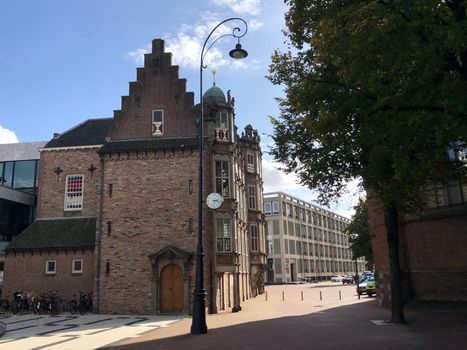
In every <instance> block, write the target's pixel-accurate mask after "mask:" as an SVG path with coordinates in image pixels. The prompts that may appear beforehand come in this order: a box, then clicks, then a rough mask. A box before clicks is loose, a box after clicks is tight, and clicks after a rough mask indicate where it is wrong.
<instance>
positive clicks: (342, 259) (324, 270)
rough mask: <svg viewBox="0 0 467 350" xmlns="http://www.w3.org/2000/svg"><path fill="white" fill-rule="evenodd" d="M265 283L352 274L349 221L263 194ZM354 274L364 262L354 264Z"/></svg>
mask: <svg viewBox="0 0 467 350" xmlns="http://www.w3.org/2000/svg"><path fill="white" fill-rule="evenodd" d="M264 215H265V217H266V238H267V246H268V283H290V282H297V281H323V280H329V279H330V278H331V276H332V275H343V274H355V272H356V271H355V270H356V266H355V261H354V260H352V253H351V251H350V249H349V241H348V238H347V236H346V235H344V234H343V231H344V229H345V227H346V226H347V225H348V224H349V223H350V220H349V219H347V218H345V217H343V216H341V215H338V214H336V213H333V212H332V211H330V210H328V209H324V208H322V207H319V206H318V205H316V204H313V203H309V202H305V201H303V200H301V199H298V198H295V197H292V196H290V195H288V194H286V193H283V192H274V193H265V194H264ZM357 265H358V270H359V271H360V272H361V271H363V270H364V269H365V261H364V260H363V259H358V260H357Z"/></svg>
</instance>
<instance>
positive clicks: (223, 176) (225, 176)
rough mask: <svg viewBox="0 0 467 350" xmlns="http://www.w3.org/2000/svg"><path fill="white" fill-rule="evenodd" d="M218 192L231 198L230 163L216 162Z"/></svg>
mask: <svg viewBox="0 0 467 350" xmlns="http://www.w3.org/2000/svg"><path fill="white" fill-rule="evenodd" d="M216 192H217V193H220V194H221V195H222V196H224V197H226V198H227V197H230V178H229V162H228V161H225V160H217V161H216Z"/></svg>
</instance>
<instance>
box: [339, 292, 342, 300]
mask: <svg viewBox="0 0 467 350" xmlns="http://www.w3.org/2000/svg"><path fill="white" fill-rule="evenodd" d="M339 300H342V294H341V291H340V290H339Z"/></svg>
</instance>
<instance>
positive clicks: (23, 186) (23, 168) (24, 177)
mask: <svg viewBox="0 0 467 350" xmlns="http://www.w3.org/2000/svg"><path fill="white" fill-rule="evenodd" d="M15 163H16V164H15V175H14V177H13V182H14V183H13V188H16V189H18V190H21V191H31V192H32V191H33V190H34V173H35V171H36V161H35V160H24V161H18V162H15Z"/></svg>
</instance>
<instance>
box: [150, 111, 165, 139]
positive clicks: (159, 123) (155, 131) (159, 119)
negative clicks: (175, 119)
mask: <svg viewBox="0 0 467 350" xmlns="http://www.w3.org/2000/svg"><path fill="white" fill-rule="evenodd" d="M152 135H153V136H162V135H164V110H163V109H156V110H153V111H152Z"/></svg>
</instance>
